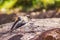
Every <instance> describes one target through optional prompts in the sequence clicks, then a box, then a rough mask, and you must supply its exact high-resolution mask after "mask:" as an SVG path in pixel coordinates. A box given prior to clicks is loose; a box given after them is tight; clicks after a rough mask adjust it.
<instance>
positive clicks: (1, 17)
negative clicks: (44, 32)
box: [0, 0, 60, 24]
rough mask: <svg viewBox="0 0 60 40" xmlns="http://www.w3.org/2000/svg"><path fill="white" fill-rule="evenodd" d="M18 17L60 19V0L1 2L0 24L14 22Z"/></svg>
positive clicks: (6, 0) (0, 0)
mask: <svg viewBox="0 0 60 40" xmlns="http://www.w3.org/2000/svg"><path fill="white" fill-rule="evenodd" d="M17 14H18V15H23V16H24V15H30V17H31V18H35V19H37V18H39V19H42V18H60V0H0V24H4V23H8V22H13V21H15V20H16V18H17Z"/></svg>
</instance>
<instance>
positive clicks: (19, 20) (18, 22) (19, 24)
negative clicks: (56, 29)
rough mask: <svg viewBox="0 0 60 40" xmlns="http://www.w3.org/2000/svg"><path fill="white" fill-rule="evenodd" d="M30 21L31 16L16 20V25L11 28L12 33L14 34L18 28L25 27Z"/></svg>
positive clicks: (20, 17)
mask: <svg viewBox="0 0 60 40" xmlns="http://www.w3.org/2000/svg"><path fill="white" fill-rule="evenodd" d="M29 20H30V19H29V16H19V17H18V20H16V21H15V23H14V24H13V26H12V27H11V30H10V32H12V31H13V30H16V29H17V28H19V27H21V26H23V25H25V24H26V23H27V22H28V21H29Z"/></svg>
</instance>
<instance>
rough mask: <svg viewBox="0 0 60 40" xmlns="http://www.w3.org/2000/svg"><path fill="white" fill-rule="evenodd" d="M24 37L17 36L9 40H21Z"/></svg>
mask: <svg viewBox="0 0 60 40" xmlns="http://www.w3.org/2000/svg"><path fill="white" fill-rule="evenodd" d="M22 36H23V35H15V36H13V37H11V38H10V39H8V40H21V39H20V38H21V37H22Z"/></svg>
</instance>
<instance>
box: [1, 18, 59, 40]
mask: <svg viewBox="0 0 60 40" xmlns="http://www.w3.org/2000/svg"><path fill="white" fill-rule="evenodd" d="M13 23H14V22H11V23H6V24H2V25H0V40H35V39H34V38H37V37H38V36H39V35H41V34H42V33H43V32H45V31H48V30H51V29H54V28H60V18H47V19H31V21H29V22H28V23H27V24H25V25H23V26H22V27H20V28H18V29H16V30H14V31H13V32H12V33H9V32H8V33H5V32H7V31H9V30H10V28H11V27H12V25H13ZM3 33H5V34H3Z"/></svg>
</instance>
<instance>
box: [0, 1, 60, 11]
mask: <svg viewBox="0 0 60 40" xmlns="http://www.w3.org/2000/svg"><path fill="white" fill-rule="evenodd" d="M55 6H56V7H60V0H3V1H2V0H0V9H3V8H5V9H10V8H16V7H18V8H22V9H23V10H29V9H30V8H31V9H40V8H48V7H49V8H50V7H51V8H52V7H55Z"/></svg>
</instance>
